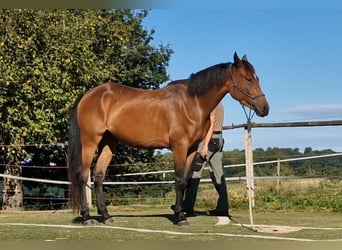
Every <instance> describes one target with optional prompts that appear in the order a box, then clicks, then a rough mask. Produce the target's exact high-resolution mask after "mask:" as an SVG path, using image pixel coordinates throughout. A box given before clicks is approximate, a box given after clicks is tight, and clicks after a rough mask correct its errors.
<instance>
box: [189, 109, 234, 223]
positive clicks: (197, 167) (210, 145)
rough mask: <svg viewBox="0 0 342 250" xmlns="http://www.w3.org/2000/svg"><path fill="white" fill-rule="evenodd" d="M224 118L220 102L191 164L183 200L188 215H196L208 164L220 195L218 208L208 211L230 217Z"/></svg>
mask: <svg viewBox="0 0 342 250" xmlns="http://www.w3.org/2000/svg"><path fill="white" fill-rule="evenodd" d="M223 118H224V108H223V105H222V103H221V102H220V103H219V104H218V105H217V106H216V107H215V109H214V110H213V111H212V112H211V114H210V127H209V130H208V132H207V134H206V136H205V138H204V139H203V141H202V142H201V143H200V144H199V145H198V149H197V152H196V155H195V157H194V160H193V162H192V164H191V168H192V170H193V174H192V177H191V178H190V179H189V182H188V185H187V187H186V191H185V198H184V201H183V209H184V212H186V214H187V215H188V216H194V215H195V212H194V207H195V202H196V196H197V190H198V186H199V183H200V178H201V174H202V171H203V169H204V168H205V167H206V166H208V167H209V170H210V177H211V179H212V182H213V184H214V186H215V189H216V191H217V193H218V196H219V197H218V200H217V205H216V208H215V209H214V210H209V211H208V213H209V215H212V216H228V217H229V202H228V193H227V186H226V181H225V178H224V172H223V163H222V158H223V152H222V149H223V144H224V140H223V138H222V127H223Z"/></svg>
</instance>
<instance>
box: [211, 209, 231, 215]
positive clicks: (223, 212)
mask: <svg viewBox="0 0 342 250" xmlns="http://www.w3.org/2000/svg"><path fill="white" fill-rule="evenodd" d="M208 215H209V216H227V217H230V216H229V213H228V211H220V210H216V209H214V210H209V211H208Z"/></svg>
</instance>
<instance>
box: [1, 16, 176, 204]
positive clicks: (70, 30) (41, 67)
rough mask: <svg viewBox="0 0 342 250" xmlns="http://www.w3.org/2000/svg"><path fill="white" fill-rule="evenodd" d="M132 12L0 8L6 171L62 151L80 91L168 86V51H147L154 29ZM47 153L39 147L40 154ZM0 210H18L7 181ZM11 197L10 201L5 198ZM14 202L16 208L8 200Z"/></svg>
mask: <svg viewBox="0 0 342 250" xmlns="http://www.w3.org/2000/svg"><path fill="white" fill-rule="evenodd" d="M146 15H148V12H147V11H144V10H141V11H134V10H0V36H1V40H0V72H1V73H0V110H1V112H0V120H1V125H0V144H1V145H2V147H1V153H0V155H3V160H4V162H6V164H7V167H6V172H7V173H8V174H12V175H20V174H21V169H20V162H21V161H22V160H24V159H25V158H33V156H34V155H35V154H37V153H39V152H41V151H42V147H43V146H44V145H48V146H50V147H49V149H48V151H49V152H50V153H51V155H54V154H53V153H59V154H60V155H59V158H60V159H62V158H64V157H65V150H60V149H56V148H55V147H53V146H52V147H51V145H65V143H66V141H67V129H68V119H69V109H70V108H71V106H72V105H73V102H74V101H75V99H76V98H77V97H78V96H80V95H82V94H83V93H84V92H85V91H86V90H88V89H90V88H92V87H94V86H96V85H98V84H100V83H102V82H104V81H108V80H112V81H118V82H120V83H122V84H125V85H130V86H134V87H139V88H146V89H157V88H159V85H160V84H161V83H162V82H164V81H166V80H168V75H167V73H166V67H167V65H168V61H169V59H170V56H171V53H172V51H171V49H170V48H169V47H168V46H162V45H160V46H159V47H155V46H152V45H150V42H151V41H152V39H153V33H154V30H151V31H147V30H146V29H145V28H144V27H143V26H142V24H141V23H142V20H143V19H144V18H145V17H146ZM46 150H47V149H46V148H45V149H43V151H46ZM9 181H10V182H11V185H8V183H7V180H6V181H5V185H6V187H7V190H6V192H5V193H4V198H3V209H9V208H17V207H20V206H21V204H22V201H21V198H20V197H17V198H14V197H15V193H16V192H17V191H18V190H19V191H18V192H21V191H20V190H22V188H21V187H20V181H15V180H13V179H9ZM12 198H13V200H11V199H12ZM15 201H18V202H15Z"/></svg>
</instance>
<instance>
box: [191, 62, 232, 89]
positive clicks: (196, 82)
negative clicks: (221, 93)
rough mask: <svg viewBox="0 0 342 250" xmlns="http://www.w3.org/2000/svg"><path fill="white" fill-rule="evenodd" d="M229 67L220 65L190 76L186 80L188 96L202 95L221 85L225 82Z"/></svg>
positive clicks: (227, 64)
mask: <svg viewBox="0 0 342 250" xmlns="http://www.w3.org/2000/svg"><path fill="white" fill-rule="evenodd" d="M229 65H230V63H220V64H216V65H214V66H211V67H209V68H206V69H204V70H201V71H199V72H197V73H194V74H191V76H190V77H189V79H188V92H189V94H190V95H191V96H198V95H202V94H204V93H206V92H207V91H208V90H209V89H211V88H212V87H214V86H221V85H223V84H224V83H225V82H226V80H227V74H228V70H227V69H228V68H229Z"/></svg>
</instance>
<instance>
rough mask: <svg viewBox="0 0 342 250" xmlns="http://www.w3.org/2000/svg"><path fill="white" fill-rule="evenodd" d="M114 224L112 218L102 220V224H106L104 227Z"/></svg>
mask: <svg viewBox="0 0 342 250" xmlns="http://www.w3.org/2000/svg"><path fill="white" fill-rule="evenodd" d="M114 223H115V220H114V218H113V217H109V218H107V219H105V220H104V224H106V225H112V224H114Z"/></svg>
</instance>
